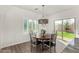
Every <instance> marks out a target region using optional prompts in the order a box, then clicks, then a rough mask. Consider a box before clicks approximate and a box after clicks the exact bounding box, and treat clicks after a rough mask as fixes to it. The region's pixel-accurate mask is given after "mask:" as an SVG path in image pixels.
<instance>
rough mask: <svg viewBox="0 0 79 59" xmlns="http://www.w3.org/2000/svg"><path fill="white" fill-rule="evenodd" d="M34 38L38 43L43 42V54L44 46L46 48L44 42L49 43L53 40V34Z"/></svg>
mask: <svg viewBox="0 0 79 59" xmlns="http://www.w3.org/2000/svg"><path fill="white" fill-rule="evenodd" d="M33 38H34V39H36V41H41V42H42V43H41V45H42V52H43V50H44V48H43V46H44V41H49V40H51V34H45V35H44V36H41V35H39V36H34V37H33Z"/></svg>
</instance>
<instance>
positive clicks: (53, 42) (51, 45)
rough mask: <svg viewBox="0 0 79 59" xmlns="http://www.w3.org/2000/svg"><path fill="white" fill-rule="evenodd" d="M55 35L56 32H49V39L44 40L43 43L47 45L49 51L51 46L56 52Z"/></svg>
mask: <svg viewBox="0 0 79 59" xmlns="http://www.w3.org/2000/svg"><path fill="white" fill-rule="evenodd" d="M56 37H57V33H56V34H51V39H50V40H48V41H45V42H44V44H45V45H47V47H49V52H51V48H52V47H53V48H54V52H56Z"/></svg>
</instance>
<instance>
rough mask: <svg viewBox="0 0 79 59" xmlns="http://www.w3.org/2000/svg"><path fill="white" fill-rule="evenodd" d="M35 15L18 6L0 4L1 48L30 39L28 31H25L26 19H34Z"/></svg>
mask: <svg viewBox="0 0 79 59" xmlns="http://www.w3.org/2000/svg"><path fill="white" fill-rule="evenodd" d="M34 15H36V14H35V13H33V12H31V11H28V10H24V9H20V8H18V7H14V6H0V48H3V47H7V46H11V45H14V44H18V43H23V42H27V41H29V35H28V33H27V34H25V33H24V19H25V18H30V19H34ZM37 17H38V16H37Z"/></svg>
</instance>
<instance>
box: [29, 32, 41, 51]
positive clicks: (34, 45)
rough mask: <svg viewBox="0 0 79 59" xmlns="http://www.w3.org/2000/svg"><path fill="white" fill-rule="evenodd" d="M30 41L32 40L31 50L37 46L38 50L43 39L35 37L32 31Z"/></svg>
mask: <svg viewBox="0 0 79 59" xmlns="http://www.w3.org/2000/svg"><path fill="white" fill-rule="evenodd" d="M30 42H31V52H32V49H33V48H35V50H36V51H37V46H38V45H40V44H41V41H38V40H37V39H35V38H34V37H33V34H31V33H30Z"/></svg>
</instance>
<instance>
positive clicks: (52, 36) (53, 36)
mask: <svg viewBox="0 0 79 59" xmlns="http://www.w3.org/2000/svg"><path fill="white" fill-rule="evenodd" d="M56 39H57V32H56V33H55V34H51V41H52V42H53V43H55V44H56Z"/></svg>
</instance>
